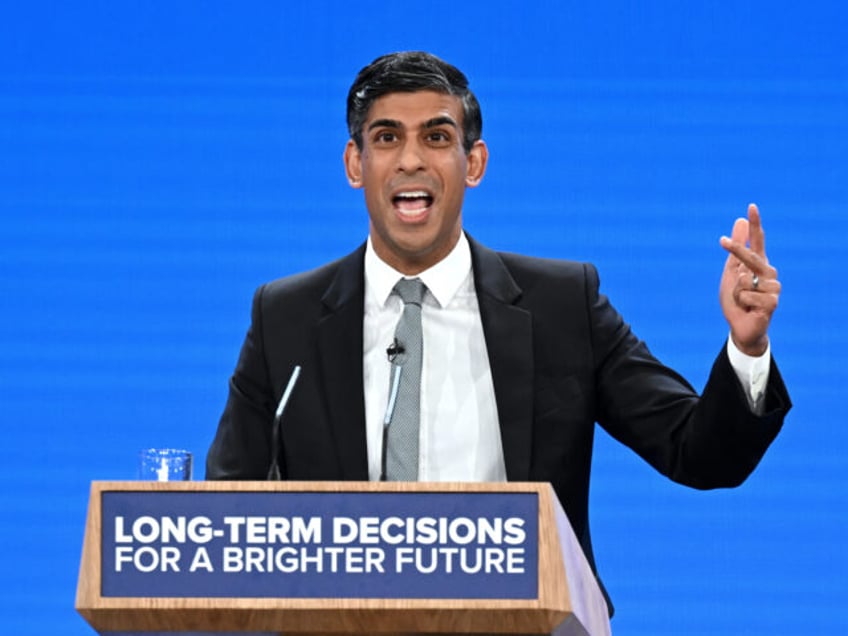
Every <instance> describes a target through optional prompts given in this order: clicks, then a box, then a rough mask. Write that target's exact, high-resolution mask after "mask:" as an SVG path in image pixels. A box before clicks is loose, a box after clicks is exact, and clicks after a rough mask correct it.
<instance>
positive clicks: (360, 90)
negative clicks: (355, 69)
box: [347, 51, 483, 153]
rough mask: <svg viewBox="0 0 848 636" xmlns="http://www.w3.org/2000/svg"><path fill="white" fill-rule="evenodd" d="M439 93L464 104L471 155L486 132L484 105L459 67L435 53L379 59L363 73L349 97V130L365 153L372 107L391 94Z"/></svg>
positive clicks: (464, 142) (467, 149) (467, 147)
mask: <svg viewBox="0 0 848 636" xmlns="http://www.w3.org/2000/svg"><path fill="white" fill-rule="evenodd" d="M424 90H429V91H436V92H438V93H444V94H447V95H455V96H456V97H459V99H460V101H461V102H462V130H463V138H462V145H463V147H464V148H465V152H466V153H468V152H471V148H472V147H473V146H474V143H475V142H476V141H478V140H479V139H480V136H481V135H482V133H483V116H482V114H481V113H480V103H479V102H478V101H477V98H476V97H475V96H474V93H472V92H471V91H470V90H469V89H468V78H467V77H465V75H464V74H463V73H462V71H460V70H459V69H458V68H456V67H455V66H452V65H451V64H448V63H447V62H445V61H444V60H441V59H439V58H438V57H436V56H435V55H432V54H431V53H425V52H424V51H403V52H400V53H389V54H388V55H383V56H381V57H378V58H377V59H376V60H374V61H373V62H371V64H369V65H368V66H366V67H365V68H363V69H362V70H361V71H359V74H358V75H357V76H356V80H354V82H353V85H352V86H351V87H350V91H349V92H348V94H347V127H348V131H349V132H350V138H351V139H353V141H354V143H355V144H356V146H357V148H359V149H360V150H362V127H363V126H364V125H365V119H366V118H367V117H368V111H369V110H370V109H371V105H372V104H373V103H374V102H375V101H376V100H377V99H378V98H379V97H382V96H383V95H387V94H389V93H414V92H415V91H424Z"/></svg>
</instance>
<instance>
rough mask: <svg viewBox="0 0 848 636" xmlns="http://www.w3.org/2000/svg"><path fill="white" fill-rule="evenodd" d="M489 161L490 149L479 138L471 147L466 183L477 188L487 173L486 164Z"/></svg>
mask: <svg viewBox="0 0 848 636" xmlns="http://www.w3.org/2000/svg"><path fill="white" fill-rule="evenodd" d="M488 163H489V149H488V148H487V147H486V144H485V142H484V141H483V140H482V139H478V140H477V141H475V142H474V145H473V146H472V147H471V151H470V152H469V153H468V157H467V159H466V168H465V185H466V186H468V187H469V188H475V187H477V186H478V185H480V181H481V180H482V179H483V175H484V174H486V164H488Z"/></svg>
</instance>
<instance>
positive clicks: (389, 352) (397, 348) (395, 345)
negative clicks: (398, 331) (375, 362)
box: [386, 338, 406, 362]
mask: <svg viewBox="0 0 848 636" xmlns="http://www.w3.org/2000/svg"><path fill="white" fill-rule="evenodd" d="M405 351H406V349H404V348H403V345H402V344H401V343H399V342H398V339H397V338H395V339H394V340H393V341H392V344H390V345H389V348H388V349H386V356H388V358H389V362H394V361H395V359H396V358H397V357H398V356H399V355H401V354H402V353H404V352H405Z"/></svg>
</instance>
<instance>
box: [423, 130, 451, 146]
mask: <svg viewBox="0 0 848 636" xmlns="http://www.w3.org/2000/svg"><path fill="white" fill-rule="evenodd" d="M427 140H428V141H429V142H430V143H434V144H445V143H448V142H449V141H450V135H449V134H448V133H446V132H444V131H443V130H434V131H432V132H431V133H429V134H428V135H427Z"/></svg>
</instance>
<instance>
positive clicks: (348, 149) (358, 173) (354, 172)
mask: <svg viewBox="0 0 848 636" xmlns="http://www.w3.org/2000/svg"><path fill="white" fill-rule="evenodd" d="M344 164H345V174H346V175H347V181H348V183H350V187H351V188H361V187H362V153H361V152H360V151H359V148H357V147H356V143H355V142H354V141H353V139H348V142H347V145H346V146H345V150H344Z"/></svg>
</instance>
